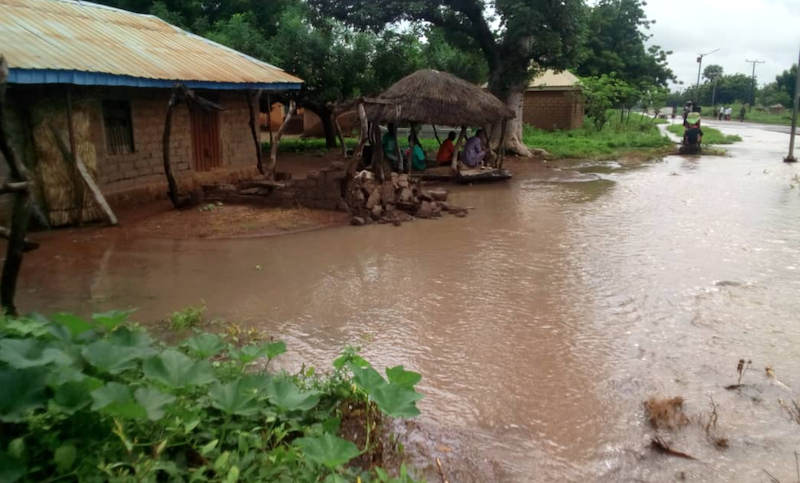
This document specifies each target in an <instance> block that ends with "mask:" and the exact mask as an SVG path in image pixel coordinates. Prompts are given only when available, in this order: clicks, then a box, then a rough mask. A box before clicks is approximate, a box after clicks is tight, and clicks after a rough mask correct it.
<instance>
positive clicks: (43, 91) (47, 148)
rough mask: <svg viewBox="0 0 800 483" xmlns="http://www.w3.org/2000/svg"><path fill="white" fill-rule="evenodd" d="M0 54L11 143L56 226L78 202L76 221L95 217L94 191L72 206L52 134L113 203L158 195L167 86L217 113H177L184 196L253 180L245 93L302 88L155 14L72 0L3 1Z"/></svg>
mask: <svg viewBox="0 0 800 483" xmlns="http://www.w3.org/2000/svg"><path fill="white" fill-rule="evenodd" d="M0 55H3V56H4V57H5V58H6V60H7V62H8V66H9V77H8V83H9V89H8V93H7V96H6V97H7V103H8V104H9V105H8V108H9V111H10V114H9V116H10V119H9V121H10V125H11V131H12V132H11V141H12V144H13V146H14V148H15V149H16V150H17V152H18V154H19V155H20V156H21V157H22V159H23V161H24V162H25V164H26V165H27V166H28V167H29V168H30V170H31V172H32V173H33V174H34V176H35V179H36V181H37V189H38V191H39V193H38V196H37V198H38V201H39V205H40V206H41V207H42V208H43V210H44V211H45V212H46V215H47V217H48V218H49V219H50V222H51V224H53V225H55V226H58V225H65V224H70V223H73V222H74V220H75V218H76V217H77V215H78V213H79V212H78V207H79V205H81V203H83V205H82V206H81V210H82V214H83V216H82V217H79V218H82V219H83V220H90V219H92V218H94V217H95V216H97V215H98V213H96V211H97V210H96V207H93V206H91V205H92V203H93V200H91V196H88V197H83V200H82V201H81V195H80V194H79V193H80V192H81V191H82V190H83V188H82V187H81V186H80V185H79V184H80V179H79V178H77V176H76V175H75V174H74V168H73V166H70V165H69V164H68V163H67V162H65V158H64V156H63V154H62V153H61V151H59V148H58V145H57V143H56V141H55V136H56V134H55V133H60V134H61V136H63V139H69V140H70V144H71V146H74V148H71V149H74V150H75V152H76V153H77V154H78V155H79V156H80V157H81V159H82V160H83V161H84V163H85V164H86V166H87V168H88V171H89V172H90V173H91V174H92V175H93V177H94V178H95V180H96V182H97V184H98V185H99V187H100V189H101V191H102V192H103V194H104V195H105V196H106V198H107V199H108V201H109V202H110V203H111V205H112V206H120V205H126V204H130V203H131V202H133V201H146V200H149V199H153V198H159V197H164V196H165V193H166V179H165V176H164V170H163V156H162V135H163V131H164V126H165V116H166V112H167V106H168V103H169V98H170V95H171V93H172V87H173V86H174V85H175V84H176V83H180V84H184V85H185V86H186V87H188V88H189V89H192V90H193V91H194V92H195V93H196V94H197V95H199V96H201V97H203V98H205V99H208V100H210V101H213V102H216V103H217V104H219V105H221V106H222V108H223V110H222V111H220V112H216V111H215V112H206V111H204V110H202V109H197V108H189V107H187V105H186V104H181V105H180V106H179V107H176V109H175V112H174V114H173V120H172V130H171V142H170V146H171V147H170V156H171V160H172V170H173V173H174V175H175V177H176V179H177V181H178V184H179V185H180V186H181V190H182V191H185V190H189V189H192V188H193V187H195V186H197V185H199V184H207V183H213V182H226V181H237V180H240V179H246V178H249V177H253V176H255V175H256V174H257V171H256V147H255V142H254V139H253V137H252V133H251V130H250V126H249V121H250V110H249V107H248V103H247V96H248V93H249V92H252V90H253V89H261V90H280V91H284V90H291V89H299V88H300V87H301V86H302V80H300V79H298V78H297V77H294V76H292V75H290V74H288V73H286V72H284V71H283V70H281V69H280V68H278V67H275V66H272V65H269V64H267V63H264V62H261V61H259V60H257V59H254V58H252V57H249V56H247V55H244V54H242V53H240V52H237V51H235V50H232V49H229V48H227V47H224V46H222V45H219V44H217V43H214V42H211V41H209V40H206V39H203V38H201V37H198V36H196V35H193V34H191V33H189V32H186V31H183V30H181V29H179V28H177V27H175V26H173V25H170V24H168V23H166V22H164V21H163V20H160V19H159V18H157V17H154V16H151V15H140V14H135V13H131V12H127V11H124V10H119V9H115V8H111V7H106V6H101V5H97V4H92V3H88V2H78V1H70V0H0ZM69 119H71V123H70V122H69ZM69 124H71V129H70V126H69ZM2 166H4V163H3V165H2ZM2 176H3V173H0V177H2ZM76 186H77V189H76ZM2 208H3V207H0V212H2V211H6V210H4V209H2Z"/></svg>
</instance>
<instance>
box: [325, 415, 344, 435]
mask: <svg viewBox="0 0 800 483" xmlns="http://www.w3.org/2000/svg"><path fill="white" fill-rule="evenodd" d="M341 425H342V420H341V419H340V418H328V419H326V420H325V421H323V422H322V430H323V431H325V432H326V433H331V434H338V433H339V427H340V426H341Z"/></svg>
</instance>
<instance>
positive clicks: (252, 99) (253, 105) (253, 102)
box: [245, 89, 264, 174]
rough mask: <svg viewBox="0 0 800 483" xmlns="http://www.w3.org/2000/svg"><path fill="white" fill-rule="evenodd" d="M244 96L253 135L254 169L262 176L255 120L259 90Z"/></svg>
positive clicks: (262, 168)
mask: <svg viewBox="0 0 800 483" xmlns="http://www.w3.org/2000/svg"><path fill="white" fill-rule="evenodd" d="M245 96H246V97H247V107H249V108H250V132H251V133H252V134H253V142H255V144H256V168H258V172H259V173H261V174H264V163H263V160H262V158H263V153H262V148H261V136H259V134H258V131H259V130H258V125H257V120H256V112H260V111H261V89H258V90H251V91H249V92H246V93H245Z"/></svg>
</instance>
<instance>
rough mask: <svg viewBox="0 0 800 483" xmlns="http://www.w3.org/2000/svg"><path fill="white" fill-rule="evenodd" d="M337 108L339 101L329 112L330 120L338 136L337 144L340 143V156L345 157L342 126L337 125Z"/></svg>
mask: <svg viewBox="0 0 800 483" xmlns="http://www.w3.org/2000/svg"><path fill="white" fill-rule="evenodd" d="M338 108H339V103H338V102H337V103H336V107H335V108H334V109H333V113H331V120H332V121H333V128H334V129H335V130H336V137H338V138H339V144H341V145H342V157H343V158H347V145H346V144H345V143H344V134H342V126H341V125H339V114H338V113H337V109H338Z"/></svg>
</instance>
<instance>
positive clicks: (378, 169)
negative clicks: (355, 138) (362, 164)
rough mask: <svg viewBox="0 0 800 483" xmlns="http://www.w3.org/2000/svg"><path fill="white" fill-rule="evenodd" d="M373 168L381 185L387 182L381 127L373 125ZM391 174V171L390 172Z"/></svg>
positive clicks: (375, 123) (376, 124)
mask: <svg viewBox="0 0 800 483" xmlns="http://www.w3.org/2000/svg"><path fill="white" fill-rule="evenodd" d="M372 139H374V141H373V143H372V168H373V172H374V173H375V178H376V179H377V181H378V182H379V183H383V182H384V181H386V169H385V166H384V162H383V146H381V125H380V124H379V123H377V122H373V123H372ZM390 172H391V171H390Z"/></svg>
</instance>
